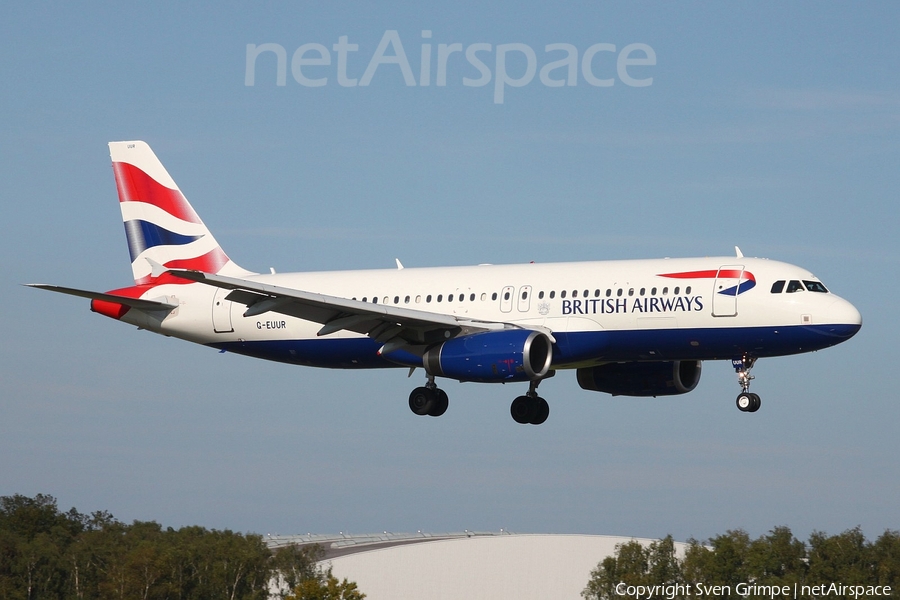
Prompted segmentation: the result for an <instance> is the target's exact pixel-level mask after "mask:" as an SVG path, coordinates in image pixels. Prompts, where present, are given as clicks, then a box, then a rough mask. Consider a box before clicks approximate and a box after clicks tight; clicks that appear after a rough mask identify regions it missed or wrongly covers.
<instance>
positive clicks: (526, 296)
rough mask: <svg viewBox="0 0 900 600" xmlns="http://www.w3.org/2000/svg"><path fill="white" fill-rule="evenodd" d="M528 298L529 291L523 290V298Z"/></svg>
mask: <svg viewBox="0 0 900 600" xmlns="http://www.w3.org/2000/svg"><path fill="white" fill-rule="evenodd" d="M527 298H528V292H522V300H525V299H527Z"/></svg>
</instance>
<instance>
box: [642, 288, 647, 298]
mask: <svg viewBox="0 0 900 600" xmlns="http://www.w3.org/2000/svg"><path fill="white" fill-rule="evenodd" d="M646 292H647V288H641V296H643V295H644V294H645V293H646Z"/></svg>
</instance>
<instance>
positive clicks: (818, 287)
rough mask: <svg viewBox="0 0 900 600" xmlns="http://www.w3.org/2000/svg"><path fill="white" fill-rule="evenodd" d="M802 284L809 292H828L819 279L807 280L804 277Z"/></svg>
mask: <svg viewBox="0 0 900 600" xmlns="http://www.w3.org/2000/svg"><path fill="white" fill-rule="evenodd" d="M803 285H805V286H806V289H807V290H809V291H810V292H819V293H822V294H827V293H828V290H827V289H825V286H824V285H822V282H821V281H807V280H806V279H804V280H803Z"/></svg>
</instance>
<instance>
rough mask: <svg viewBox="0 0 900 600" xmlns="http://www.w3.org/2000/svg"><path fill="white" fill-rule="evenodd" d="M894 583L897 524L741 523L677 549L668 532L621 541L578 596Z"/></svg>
mask: <svg viewBox="0 0 900 600" xmlns="http://www.w3.org/2000/svg"><path fill="white" fill-rule="evenodd" d="M831 584H834V585H833V586H832V585H831ZM842 586H843V587H842ZM888 588H889V589H888ZM898 588H900V532H897V531H890V530H888V531H885V532H884V534H882V535H881V536H880V537H879V538H878V539H876V540H875V541H874V542H870V541H868V540H866V538H865V536H864V535H863V533H862V531H861V530H860V528H859V527H856V528H854V529H850V530H847V531H845V532H843V533H840V534H837V535H826V534H824V533H821V532H814V533H813V534H812V535H811V536H810V537H809V540H808V541H807V542H803V541H801V540H798V539H797V538H796V537H794V535H793V534H792V533H791V530H790V529H789V528H787V527H776V528H774V529H772V530H771V531H770V532H769V533H768V534H766V535H763V536H760V537H759V538H756V539H751V537H750V536H749V535H748V534H747V532H745V531H743V530H740V529H737V530H733V531H728V532H727V533H725V534H723V535H718V536H715V537H713V538H710V539H708V540H706V541H705V542H703V543H701V542H699V541H698V540H695V539H690V540H688V542H687V548H686V550H685V552H684V555H683V557H679V556H678V554H677V553H676V549H675V543H674V541H673V540H672V536H671V535H669V536H667V537H665V538H664V539H662V540H659V541H657V542H653V543H651V544H649V545H647V546H645V545H643V544H641V543H640V542H637V541H629V542H626V543H623V544H619V545H617V546H616V552H615V554H614V555H613V556H609V557H607V558H605V559H604V560H603V561H601V562H600V563H599V564H598V565H597V568H596V569H594V570H593V571H592V572H591V579H590V581H589V582H588V584H587V587H585V589H584V591H583V592H582V596H583V597H584V598H586V599H587V600H610V599H616V600H626V599H627V598H638V597H640V598H642V599H646V598H647V597H648V596H652V597H654V598H666V599H667V600H677V599H681V598H699V597H703V598H731V599H734V598H736V597H744V598H766V599H769V600H772V599H774V598H792V599H793V598H795V595H794V594H795V592H796V598H826V597H827V598H862V597H866V598H875V597H879V598H900V589H898ZM788 590H789V593H784V592H786V591H788Z"/></svg>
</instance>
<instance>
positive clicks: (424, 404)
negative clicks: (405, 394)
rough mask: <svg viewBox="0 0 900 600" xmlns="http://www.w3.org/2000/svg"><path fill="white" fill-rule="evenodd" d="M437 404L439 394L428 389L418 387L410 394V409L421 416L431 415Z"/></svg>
mask: <svg viewBox="0 0 900 600" xmlns="http://www.w3.org/2000/svg"><path fill="white" fill-rule="evenodd" d="M435 404H437V394H436V393H435V392H434V391H433V390H431V389H429V388H427V387H417V388H416V389H414V390H413V391H412V392H411V393H410V394H409V409H410V410H411V411H413V412H414V413H416V414H417V415H419V416H422V415H427V414H430V413H431V411H432V410H434V405H435ZM444 410H447V409H446V407H445V408H444Z"/></svg>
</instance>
